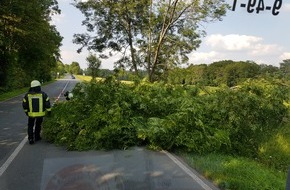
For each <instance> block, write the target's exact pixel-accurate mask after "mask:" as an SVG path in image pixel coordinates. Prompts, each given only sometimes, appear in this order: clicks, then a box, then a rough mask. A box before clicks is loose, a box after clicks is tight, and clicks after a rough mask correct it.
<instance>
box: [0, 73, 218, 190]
mask: <svg viewBox="0 0 290 190" xmlns="http://www.w3.org/2000/svg"><path fill="white" fill-rule="evenodd" d="M77 82H78V81H77V80H75V79H69V78H67V79H62V80H58V81H57V82H55V83H52V84H49V85H47V86H44V87H43V88H42V89H43V91H45V92H46V93H47V94H48V95H49V97H50V99H51V101H52V102H53V101H55V100H58V99H59V101H62V100H64V97H63V92H65V91H66V90H71V89H73V87H74V86H75V84H76V83H77ZM22 97H23V95H21V96H19V97H15V98H12V99H10V100H7V101H4V102H0V131H1V133H0V167H1V168H0V189H1V190H28V189H29V190H74V189H76V190H105V189H106V190H139V189H140V190H165V189H168V190H217V188H216V187H214V186H213V185H212V184H211V183H210V182H209V181H207V180H205V179H204V178H203V177H201V176H200V175H199V174H198V173H197V172H195V171H194V170H192V169H191V168H189V167H188V166H187V165H186V164H185V163H183V162H182V161H181V160H180V159H179V158H178V157H176V156H174V155H172V154H170V153H168V152H166V151H162V152H154V151H149V150H147V149H145V148H142V147H133V148H131V149H129V150H123V151H122V150H116V151H107V152H106V151H87V152H76V151H66V150H65V149H64V148H62V147H56V146H54V145H53V144H49V143H47V142H45V141H41V142H37V143H36V144H34V145H29V144H28V143H27V140H26V130H27V128H26V123H27V118H26V116H25V114H24V113H23V110H22V107H21V102H22ZM56 127H57V126H56Z"/></svg>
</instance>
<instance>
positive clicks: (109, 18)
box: [74, 0, 149, 74]
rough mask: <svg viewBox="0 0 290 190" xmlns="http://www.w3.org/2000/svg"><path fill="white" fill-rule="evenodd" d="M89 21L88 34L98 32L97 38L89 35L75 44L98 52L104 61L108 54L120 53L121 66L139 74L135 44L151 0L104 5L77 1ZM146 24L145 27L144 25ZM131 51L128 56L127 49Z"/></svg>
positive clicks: (78, 37)
mask: <svg viewBox="0 0 290 190" xmlns="http://www.w3.org/2000/svg"><path fill="white" fill-rule="evenodd" d="M76 2H78V3H76V7H77V8H79V9H80V10H81V11H82V12H83V13H84V15H85V16H86V20H84V21H83V24H84V25H86V26H87V30H88V31H89V32H93V31H94V32H96V35H95V36H90V35H89V34H87V33H86V34H76V35H75V40H74V42H75V43H77V44H81V45H82V47H81V48H80V49H79V51H81V49H82V48H83V47H86V46H87V47H88V49H89V50H95V51H97V52H100V53H103V54H100V55H101V56H100V57H101V58H106V57H107V56H108V55H106V54H104V51H105V50H108V49H109V51H110V52H109V55H112V52H111V51H118V52H122V53H123V57H122V58H121V59H120V60H119V61H118V62H117V63H118V64H119V66H122V67H123V66H127V67H128V66H129V68H131V69H132V70H134V72H135V73H136V74H138V64H139V63H138V57H137V55H136V42H137V41H138V35H139V36H140V34H141V30H142V29H143V27H144V26H145V25H146V20H145V19H144V16H145V15H146V14H147V10H146V7H148V4H149V3H148V0H139V1H136V0H120V1H113V0H108V1H103V0H88V1H86V2H79V1H76ZM144 22H145V23H144ZM128 48H129V52H127V49H128Z"/></svg>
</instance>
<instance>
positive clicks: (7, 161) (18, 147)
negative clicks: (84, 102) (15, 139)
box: [0, 81, 69, 177]
mask: <svg viewBox="0 0 290 190" xmlns="http://www.w3.org/2000/svg"><path fill="white" fill-rule="evenodd" d="M68 83H69V81H68V82H67V83H66V85H65V86H64V88H63V89H62V91H61V93H60V94H59V96H58V98H57V100H56V101H58V99H59V98H60V96H61V95H62V94H63V92H64V91H65V89H66V87H67V85H68ZM54 103H55V102H54ZM27 138H28V136H26V137H24V139H23V140H22V141H21V143H20V144H19V145H18V146H17V148H16V149H15V150H14V151H13V153H12V154H11V155H10V156H9V158H8V159H7V160H6V162H5V163H4V164H3V165H2V166H1V168H0V177H1V176H2V175H3V174H4V172H5V171H6V169H7V168H8V167H9V165H10V164H11V163H12V162H13V160H14V159H15V158H16V156H17V155H18V153H19V152H20V150H21V149H22V148H23V146H24V145H25V143H26V142H27Z"/></svg>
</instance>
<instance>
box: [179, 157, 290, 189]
mask: <svg viewBox="0 0 290 190" xmlns="http://www.w3.org/2000/svg"><path fill="white" fill-rule="evenodd" d="M180 155H181V156H182V157H183V158H184V159H185V161H186V162H187V163H188V164H189V165H190V166H191V167H193V168H195V169H196V170H197V171H199V172H200V173H201V174H203V175H204V176H205V177H206V178H208V179H210V180H211V181H213V183H214V184H216V185H217V186H218V187H219V188H221V189H223V190H257V189H265V190H285V186H286V178H287V176H286V173H284V172H279V171H277V170H274V169H270V168H268V167H266V166H264V165H262V164H260V163H258V162H256V161H254V160H250V159H248V158H242V157H234V156H230V155H222V154H215V153H212V154H208V155H202V156H201V155H195V154H190V153H180Z"/></svg>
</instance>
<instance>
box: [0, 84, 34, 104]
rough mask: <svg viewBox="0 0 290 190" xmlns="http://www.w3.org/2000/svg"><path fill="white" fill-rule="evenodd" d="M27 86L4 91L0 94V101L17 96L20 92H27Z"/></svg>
mask: <svg viewBox="0 0 290 190" xmlns="http://www.w3.org/2000/svg"><path fill="white" fill-rule="evenodd" d="M27 90H28V87H25V88H20V89H16V90H12V91H10V92H5V93H3V94H0V101H4V100H7V99H10V98H13V97H16V96H19V95H20V94H24V93H25V92H27Z"/></svg>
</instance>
